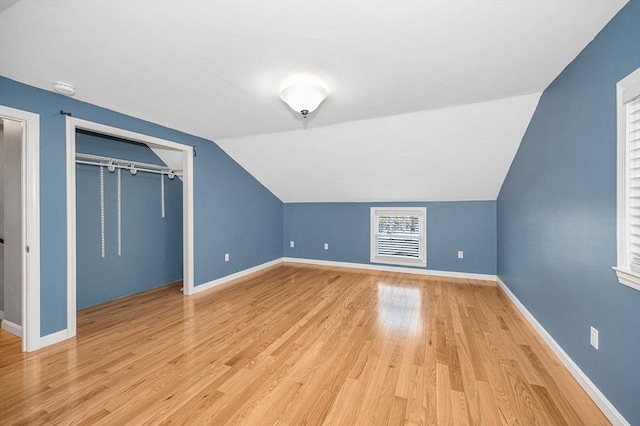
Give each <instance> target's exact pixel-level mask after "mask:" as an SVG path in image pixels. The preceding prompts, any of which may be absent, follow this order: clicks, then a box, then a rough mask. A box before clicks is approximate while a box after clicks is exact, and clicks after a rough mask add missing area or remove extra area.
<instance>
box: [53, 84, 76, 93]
mask: <svg viewBox="0 0 640 426" xmlns="http://www.w3.org/2000/svg"><path fill="white" fill-rule="evenodd" d="M53 90H55V91H56V92H58V93H60V94H61V95H65V96H73V95H75V94H76V88H75V87H73V84H69V83H65V82H64V81H56V82H55V83H53Z"/></svg>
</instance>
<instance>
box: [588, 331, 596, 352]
mask: <svg viewBox="0 0 640 426" xmlns="http://www.w3.org/2000/svg"><path fill="white" fill-rule="evenodd" d="M589 341H590V343H591V346H593V347H594V348H596V350H598V329H597V328H594V327H593V326H592V327H591V333H590V336H589Z"/></svg>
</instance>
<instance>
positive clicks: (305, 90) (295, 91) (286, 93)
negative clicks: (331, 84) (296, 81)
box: [280, 84, 327, 117]
mask: <svg viewBox="0 0 640 426" xmlns="http://www.w3.org/2000/svg"><path fill="white" fill-rule="evenodd" d="M326 97H327V90H326V89H325V88H324V87H321V86H318V85H315V84H306V85H295V86H289V87H285V88H284V89H282V91H280V99H282V100H283V101H284V102H286V104H287V105H289V106H290V107H291V109H292V110H294V111H295V112H298V113H300V114H302V115H303V116H305V117H306V115H307V114H309V113H310V112H312V111H315V110H316V108H318V106H319V105H320V104H321V103H322V101H324V100H325V98H326Z"/></svg>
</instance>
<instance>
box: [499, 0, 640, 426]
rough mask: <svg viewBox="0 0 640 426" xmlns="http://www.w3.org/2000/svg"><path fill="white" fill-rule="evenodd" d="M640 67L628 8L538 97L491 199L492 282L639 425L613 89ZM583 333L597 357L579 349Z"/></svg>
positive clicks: (633, 6)
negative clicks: (623, 273) (593, 339)
mask: <svg viewBox="0 0 640 426" xmlns="http://www.w3.org/2000/svg"><path fill="white" fill-rule="evenodd" d="M639 66H640V2H638V1H635V0H634V1H632V2H630V3H628V4H627V5H626V6H625V7H624V8H623V9H622V10H621V11H620V13H619V14H618V15H617V16H616V17H615V18H614V19H613V20H612V21H611V22H610V23H609V24H608V25H607V26H606V27H605V28H604V29H603V30H602V32H601V33H600V34H599V35H598V36H597V37H596V38H595V39H594V40H593V41H592V42H591V43H590V44H589V45H588V46H587V47H586V48H585V49H584V51H583V52H582V53H581V54H580V55H579V56H578V57H577V58H576V59H575V60H574V61H573V62H572V63H571V64H570V65H569V66H568V67H567V68H566V69H565V70H564V71H563V72H562V74H560V76H559V77H558V78H557V79H556V80H555V81H554V82H553V83H552V84H551V85H550V86H549V87H548V88H547V90H545V92H544V94H543V95H542V98H541V100H540V103H539V105H538V108H537V110H536V112H535V114H534V116H533V118H532V121H531V123H530V124H529V128H528V130H527V132H526V134H525V136H524V138H523V140H522V144H521V145H520V148H519V150H518V153H517V155H516V157H515V159H514V161H513V164H512V165H511V169H510V171H509V174H508V176H507V178H506V180H505V182H504V184H503V187H502V190H501V192H500V195H499V198H498V274H499V276H500V278H501V279H502V280H503V281H504V282H505V284H506V285H507V286H508V287H509V288H510V289H511V291H513V293H514V294H515V295H516V296H517V297H518V299H520V301H521V302H522V303H523V304H524V305H525V306H526V307H527V309H529V311H531V313H532V314H533V315H534V316H535V317H536V318H537V320H538V321H539V322H540V323H541V324H542V325H543V326H544V327H545V329H546V330H547V331H548V332H549V333H551V335H552V336H553V338H554V339H555V340H556V341H557V342H558V343H559V344H560V345H561V346H562V347H563V349H564V350H565V351H566V352H567V354H568V355H569V356H570V357H571V358H572V359H573V360H574V361H575V362H576V363H577V364H578V366H579V367H580V368H581V369H582V371H584V372H585V373H586V374H587V375H588V376H589V378H590V379H591V380H592V381H593V382H594V383H595V385H596V386H597V387H598V388H599V389H600V390H601V391H602V392H603V393H604V394H605V395H606V396H607V398H608V399H609V400H610V401H611V402H612V403H613V404H614V405H615V406H616V408H617V409H618V410H619V411H620V412H621V413H622V414H623V415H624V416H625V417H626V419H627V420H628V421H629V422H631V424H635V425H640V292H638V291H636V290H632V289H631V288H629V287H626V286H624V285H621V284H619V283H618V280H617V278H616V275H615V273H614V271H612V270H611V267H612V266H615V265H616V83H617V82H618V81H619V80H621V79H622V78H623V77H625V76H626V75H628V74H629V73H631V72H632V71H633V70H634V69H636V68H637V67H639ZM589 326H594V327H596V328H597V329H598V330H599V332H600V350H598V351H596V350H595V349H593V348H592V347H591V346H590V345H589Z"/></svg>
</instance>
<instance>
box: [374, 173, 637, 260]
mask: <svg viewBox="0 0 640 426" xmlns="http://www.w3.org/2000/svg"><path fill="white" fill-rule="evenodd" d="M639 166H640V164H639ZM639 176H640V174H639ZM421 226H422V223H421V220H420V217H419V216H415V215H378V216H376V228H377V229H376V254H377V255H378V256H395V257H406V258H414V259H419V258H420V236H421ZM639 241H640V239H639ZM639 266H640V263H639Z"/></svg>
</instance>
